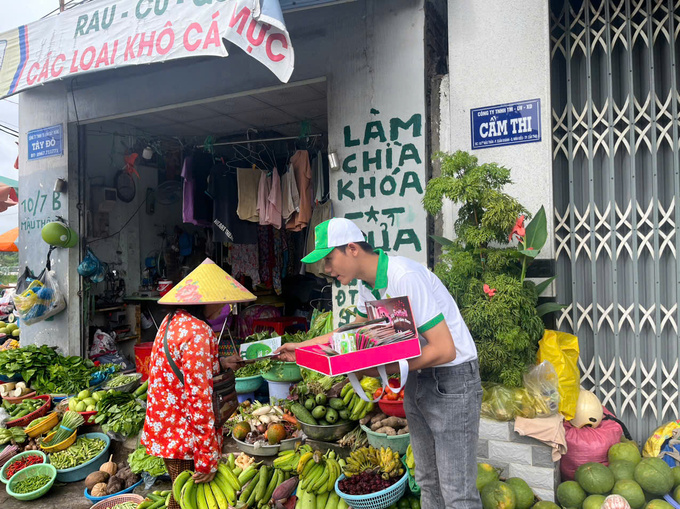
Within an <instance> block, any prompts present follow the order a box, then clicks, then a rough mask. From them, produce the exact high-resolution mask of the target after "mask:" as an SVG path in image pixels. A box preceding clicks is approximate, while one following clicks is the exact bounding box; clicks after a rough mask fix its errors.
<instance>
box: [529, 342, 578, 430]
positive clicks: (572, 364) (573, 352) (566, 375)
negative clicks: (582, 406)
mask: <svg viewBox="0 0 680 509" xmlns="http://www.w3.org/2000/svg"><path fill="white" fill-rule="evenodd" d="M578 356H579V348H578V338H577V337H576V336H574V335H572V334H567V333H566V332H559V331H554V330H546V331H545V333H544V334H543V339H541V340H540V341H539V342H538V356H537V357H538V364H540V363H541V362H543V361H548V362H550V364H552V365H553V367H554V368H555V371H556V372H557V376H558V378H559V391H560V405H559V408H560V413H561V414H562V415H564V419H565V420H567V421H569V420H571V419H573V418H574V414H575V413H576V402H577V401H578V395H579V391H580V388H581V372H580V371H579V369H578Z"/></svg>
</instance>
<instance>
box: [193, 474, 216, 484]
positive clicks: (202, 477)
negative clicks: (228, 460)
mask: <svg viewBox="0 0 680 509" xmlns="http://www.w3.org/2000/svg"><path fill="white" fill-rule="evenodd" d="M216 474H217V472H210V473H209V474H201V473H200V472H196V473H195V474H194V475H192V476H191V478H192V479H193V480H194V482H196V483H202V482H210V481H212V480H213V479H214V478H215V475H216Z"/></svg>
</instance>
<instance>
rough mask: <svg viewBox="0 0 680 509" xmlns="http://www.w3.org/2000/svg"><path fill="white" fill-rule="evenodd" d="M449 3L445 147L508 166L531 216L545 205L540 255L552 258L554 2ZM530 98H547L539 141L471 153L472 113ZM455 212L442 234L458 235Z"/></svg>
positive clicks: (449, 211)
mask: <svg viewBox="0 0 680 509" xmlns="http://www.w3.org/2000/svg"><path fill="white" fill-rule="evenodd" d="M448 5H449V85H450V93H449V104H448V110H443V111H442V123H443V124H444V123H445V124H446V126H447V127H448V128H449V130H450V139H449V143H448V144H447V143H446V142H445V141H444V140H443V141H442V147H446V150H448V151H451V152H454V151H456V150H466V151H469V152H471V153H472V154H474V155H475V156H476V157H478V158H479V160H480V162H482V163H484V162H496V163H499V164H502V165H504V166H506V167H508V168H510V169H511V170H512V179H513V181H514V184H513V185H512V186H510V187H509V188H508V189H507V192H509V193H510V194H511V195H513V196H515V197H516V198H517V199H519V200H520V202H521V203H522V204H524V205H525V207H526V208H527V209H528V210H529V211H530V212H532V213H535V212H536V211H537V210H538V209H539V208H540V207H541V206H544V207H545V210H546V215H547V218H548V239H549V242H548V243H547V244H546V247H545V248H544V249H543V251H542V252H541V255H540V257H541V258H554V245H553V244H552V242H551V239H553V237H554V235H553V231H554V227H553V213H552V211H553V190H552V155H551V147H552V131H551V119H550V111H551V108H550V33H549V8H548V2H546V1H545V0H449V4H448ZM527 99H540V100H541V128H542V132H541V137H542V140H541V141H540V142H536V143H526V144H522V145H513V146H507V147H498V148H485V149H481V150H471V141H470V140H471V138H470V134H471V133H470V109H473V108H479V107H484V106H492V105H495V104H503V103H508V102H516V101H523V100H527ZM445 104H446V102H442V108H444V105H445ZM445 117H448V120H445ZM443 133H444V129H442V136H443V135H444V134H443ZM454 213H455V212H454V209H453V207H451V205H450V204H449V205H448V206H447V207H446V208H445V209H444V214H445V218H444V232H443V233H444V236H447V237H452V236H453V220H455V218H453V219H452V216H453V214H454Z"/></svg>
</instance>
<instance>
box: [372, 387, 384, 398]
mask: <svg viewBox="0 0 680 509" xmlns="http://www.w3.org/2000/svg"><path fill="white" fill-rule="evenodd" d="M382 392H383V390H382V387H380V388H379V389H376V390H375V392H374V393H373V399H378V398H379V397H380V396H382Z"/></svg>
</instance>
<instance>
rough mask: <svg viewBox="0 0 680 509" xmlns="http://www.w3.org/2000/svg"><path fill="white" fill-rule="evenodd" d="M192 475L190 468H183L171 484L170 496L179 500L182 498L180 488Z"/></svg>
mask: <svg viewBox="0 0 680 509" xmlns="http://www.w3.org/2000/svg"><path fill="white" fill-rule="evenodd" d="M192 475H193V472H192V471H191V470H185V471H184V472H182V473H181V474H179V475H178V476H177V477H176V478H175V482H174V483H173V485H172V497H173V498H174V499H175V500H176V501H177V502H179V501H180V500H182V488H183V487H184V485H185V484H186V482H187V481H188V480H189V478H190V477H191V476H192Z"/></svg>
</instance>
